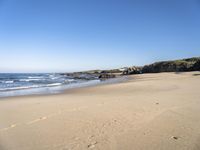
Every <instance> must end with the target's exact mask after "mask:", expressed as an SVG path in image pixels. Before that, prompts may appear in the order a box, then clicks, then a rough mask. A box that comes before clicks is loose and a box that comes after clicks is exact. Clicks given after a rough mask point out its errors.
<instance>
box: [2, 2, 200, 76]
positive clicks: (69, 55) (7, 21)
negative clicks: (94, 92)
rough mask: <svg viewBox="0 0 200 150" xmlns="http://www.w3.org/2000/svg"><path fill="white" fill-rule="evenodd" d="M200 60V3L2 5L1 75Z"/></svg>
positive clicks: (47, 3)
mask: <svg viewBox="0 0 200 150" xmlns="http://www.w3.org/2000/svg"><path fill="white" fill-rule="evenodd" d="M193 56H200V0H0V72H63V71H78V70H89V69H109V68H118V67H124V66H132V65H144V64H148V63H152V62H154V61H160V60H169V59H177V58H186V57H193Z"/></svg>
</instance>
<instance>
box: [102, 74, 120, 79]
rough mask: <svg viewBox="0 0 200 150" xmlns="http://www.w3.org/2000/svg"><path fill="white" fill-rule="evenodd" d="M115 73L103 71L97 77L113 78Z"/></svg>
mask: <svg viewBox="0 0 200 150" xmlns="http://www.w3.org/2000/svg"><path fill="white" fill-rule="evenodd" d="M115 77H116V75H114V74H108V73H103V74H100V75H99V79H108V78H115Z"/></svg>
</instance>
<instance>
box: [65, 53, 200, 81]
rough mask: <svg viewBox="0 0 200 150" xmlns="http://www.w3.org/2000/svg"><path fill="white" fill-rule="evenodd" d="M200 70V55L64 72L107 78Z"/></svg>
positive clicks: (83, 77)
mask: <svg viewBox="0 0 200 150" xmlns="http://www.w3.org/2000/svg"><path fill="white" fill-rule="evenodd" d="M184 71H200V57H193V58H187V59H180V60H172V61H161V62H155V63H152V64H149V65H145V66H132V67H124V68H120V69H111V70H90V71H83V72H73V73H62V75H67V76H69V77H70V76H71V77H72V78H77V79H86V80H90V79H107V78H115V77H116V76H121V75H130V74H142V73H159V72H184Z"/></svg>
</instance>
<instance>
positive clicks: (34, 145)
mask: <svg viewBox="0 0 200 150" xmlns="http://www.w3.org/2000/svg"><path fill="white" fill-rule="evenodd" d="M129 78H130V80H127V81H125V82H121V83H115V84H103V85H97V86H92V87H84V88H78V89H71V90H67V91H65V93H62V94H58V95H45V96H44V95H34V96H21V97H10V98H7V100H0V122H1V124H0V149H1V150H27V149H28V150H35V149H37V150H60V149H73V150H81V149H105V150H113V149H116V150H121V149H126V150H131V149H133V148H134V149H135V150H147V149H148V150H155V149H157V150H161V149H165V150H171V149H181V150H187V149H192V150H198V149H199V147H200V145H199V139H200V134H199V133H200V117H199V115H198V114H199V113H200V110H199V105H200V99H199V97H200V93H199V90H200V72H184V73H181V74H176V73H158V74H142V75H133V76H129Z"/></svg>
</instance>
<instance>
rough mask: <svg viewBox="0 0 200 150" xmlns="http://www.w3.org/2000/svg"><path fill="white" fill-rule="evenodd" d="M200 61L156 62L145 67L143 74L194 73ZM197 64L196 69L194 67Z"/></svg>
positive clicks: (192, 59)
mask: <svg viewBox="0 0 200 150" xmlns="http://www.w3.org/2000/svg"><path fill="white" fill-rule="evenodd" d="M198 61H200V58H190V59H182V60H175V61H163V62H156V63H153V64H150V65H146V66H144V67H143V68H142V73H158V72H182V71H194V70H196V68H197V67H198V64H196V63H197V62H198ZM195 64H196V67H194V65H195Z"/></svg>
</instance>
